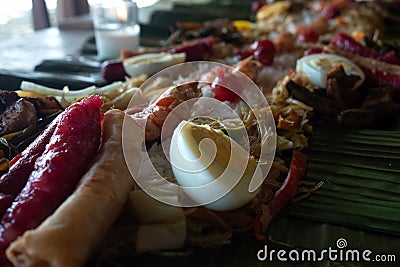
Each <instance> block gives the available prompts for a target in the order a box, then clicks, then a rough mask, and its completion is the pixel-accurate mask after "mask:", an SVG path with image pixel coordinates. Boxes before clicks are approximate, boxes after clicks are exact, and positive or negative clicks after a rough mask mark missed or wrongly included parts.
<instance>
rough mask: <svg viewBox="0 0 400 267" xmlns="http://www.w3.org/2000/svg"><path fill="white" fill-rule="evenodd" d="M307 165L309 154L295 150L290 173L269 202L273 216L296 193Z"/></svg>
mask: <svg viewBox="0 0 400 267" xmlns="http://www.w3.org/2000/svg"><path fill="white" fill-rule="evenodd" d="M306 167H307V156H306V155H305V154H303V153H301V152H299V151H293V156H292V161H291V163H290V169H289V173H288V175H287V177H286V179H285V181H284V183H283V184H282V186H281V188H279V190H278V191H276V193H275V196H274V198H273V199H272V200H271V202H269V203H268V208H269V210H270V212H271V215H272V216H275V215H276V214H277V213H278V212H279V210H280V209H281V208H283V207H284V206H285V205H286V203H288V202H289V200H290V199H291V198H292V197H293V196H294V195H295V194H296V190H297V186H298V184H299V180H300V178H301V177H303V175H304V173H305V172H306Z"/></svg>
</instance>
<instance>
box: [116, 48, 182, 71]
mask: <svg viewBox="0 0 400 267" xmlns="http://www.w3.org/2000/svg"><path fill="white" fill-rule="evenodd" d="M185 60H186V54H185V53H176V54H170V53H148V54H143V55H138V56H134V57H130V58H127V59H125V60H124V61H123V62H122V64H123V66H124V69H125V72H126V73H127V74H129V76H137V75H140V74H147V75H153V74H155V73H156V72H158V71H160V70H162V69H165V68H167V67H170V66H173V65H176V64H179V63H183V62H185Z"/></svg>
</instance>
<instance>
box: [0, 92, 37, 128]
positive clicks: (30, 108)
mask: <svg viewBox="0 0 400 267" xmlns="http://www.w3.org/2000/svg"><path fill="white" fill-rule="evenodd" d="M36 123H37V115H36V109H35V106H34V105H33V104H32V103H30V102H28V101H26V100H24V99H18V100H17V101H15V102H14V103H12V104H11V105H10V106H8V107H7V108H6V109H5V110H4V112H2V113H1V115H0V136H3V135H6V134H9V133H12V132H16V131H20V130H23V129H25V128H26V127H28V126H29V125H36Z"/></svg>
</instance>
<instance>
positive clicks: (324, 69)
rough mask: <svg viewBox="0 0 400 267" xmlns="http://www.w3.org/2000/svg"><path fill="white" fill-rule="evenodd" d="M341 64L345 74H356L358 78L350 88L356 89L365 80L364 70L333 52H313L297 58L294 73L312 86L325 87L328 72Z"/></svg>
mask: <svg viewBox="0 0 400 267" xmlns="http://www.w3.org/2000/svg"><path fill="white" fill-rule="evenodd" d="M339 65H342V67H343V69H344V72H345V73H346V75H356V76H359V77H360V79H359V80H358V81H357V82H356V83H355V85H354V87H353V88H351V90H355V89H357V88H358V87H359V86H360V85H361V84H362V83H363V82H364V80H365V74H364V72H363V71H362V70H361V69H360V68H359V67H358V66H357V65H356V64H354V63H353V62H352V61H350V60H348V59H347V58H344V57H342V56H338V55H334V54H313V55H309V56H305V57H302V58H300V59H299V60H297V63H296V73H297V75H298V76H299V77H300V79H302V80H306V81H307V82H309V83H311V84H312V85H314V86H318V87H321V88H326V77H327V75H328V73H329V72H330V71H331V70H333V69H335V68H336V67H337V66H339Z"/></svg>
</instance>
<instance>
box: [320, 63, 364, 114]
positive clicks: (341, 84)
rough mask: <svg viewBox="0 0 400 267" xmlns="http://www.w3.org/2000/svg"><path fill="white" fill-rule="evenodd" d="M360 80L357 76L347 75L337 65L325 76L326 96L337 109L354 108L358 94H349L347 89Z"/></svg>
mask: <svg viewBox="0 0 400 267" xmlns="http://www.w3.org/2000/svg"><path fill="white" fill-rule="evenodd" d="M360 79H361V77H360V76H357V75H347V74H346V72H345V71H344V68H343V66H342V65H339V66H337V67H336V68H334V69H333V70H331V71H330V72H329V73H328V74H327V76H326V85H327V86H326V94H327V96H328V97H331V98H332V100H333V102H334V103H335V104H336V105H337V106H338V107H339V108H349V107H351V106H354V105H355V104H356V102H357V100H358V98H359V93H358V92H351V91H350V90H349V88H354V86H355V84H356V83H357V82H358V81H359V80H360Z"/></svg>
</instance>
